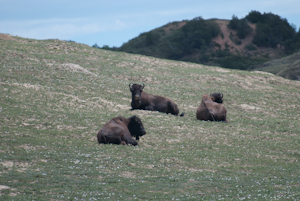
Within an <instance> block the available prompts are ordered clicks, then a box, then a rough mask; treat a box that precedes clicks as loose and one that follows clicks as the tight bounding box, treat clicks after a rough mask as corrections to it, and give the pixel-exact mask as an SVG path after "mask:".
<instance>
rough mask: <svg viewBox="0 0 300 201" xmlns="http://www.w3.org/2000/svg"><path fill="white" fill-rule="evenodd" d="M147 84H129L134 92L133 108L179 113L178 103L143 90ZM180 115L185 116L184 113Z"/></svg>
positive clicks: (132, 92)
mask: <svg viewBox="0 0 300 201" xmlns="http://www.w3.org/2000/svg"><path fill="white" fill-rule="evenodd" d="M144 87H145V85H144V84H143V86H142V85H139V84H129V89H130V91H131V94H132V100H131V107H132V109H133V110H134V109H142V110H152V111H159V112H164V113H167V114H169V113H171V114H173V115H178V114H179V109H178V107H177V104H176V103H175V102H174V101H172V100H170V99H168V98H165V97H162V96H157V95H152V94H148V93H146V92H144V91H143V89H144ZM180 116H184V113H182V114H181V115H180Z"/></svg>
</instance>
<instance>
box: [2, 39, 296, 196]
mask: <svg viewBox="0 0 300 201" xmlns="http://www.w3.org/2000/svg"><path fill="white" fill-rule="evenodd" d="M16 39H17V41H6V40H0V59H1V61H0V73H1V74H0V75H1V77H0V79H1V80H0V94H1V96H0V137H1V139H0V145H1V146H0V189H1V190H0V191H1V194H0V200H12V199H14V200H66V199H68V200H78V199H79V200H95V199H99V200H103V199H104V198H107V199H109V200H133V199H138V200H157V199H161V200H172V199H174V200H185V199H189V200H193V199H194V200H199V199H208V200H219V199H226V200H240V199H244V198H246V199H258V200H277V199H278V200H280V199H290V200H293V199H300V188H299V186H300V172H299V171H300V165H299V159H300V150H299V145H300V140H299V126H300V125H299V120H300V113H299V112H300V107H299V99H300V90H299V89H300V82H297V81H291V80H286V79H283V78H281V77H277V76H273V75H270V74H263V73H258V72H244V71H237V70H227V69H226V70H225V69H221V68H217V67H208V66H203V65H196V64H192V63H184V62H177V61H168V60H162V59H156V58H151V57H146V56H140V55H131V54H126V53H118V52H110V51H105V50H100V49H93V48H90V47H88V46H85V45H81V44H76V43H72V42H63V41H54V40H45V41H37V40H29V39H22V38H16ZM74 64H76V65H74ZM133 82H138V83H141V82H143V83H145V85H146V86H145V91H147V92H149V93H153V94H159V95H163V96H167V97H169V98H171V99H173V100H174V101H175V102H176V103H177V104H178V106H179V108H180V110H181V111H184V112H185V114H186V115H185V117H177V116H173V115H167V114H163V113H158V112H150V111H139V110H135V111H130V98H131V94H130V91H129V88H128V84H129V83H133ZM211 92H222V93H223V94H224V97H225V107H226V108H227V110H228V120H229V123H220V122H204V121H197V120H196V117H195V112H196V108H197V107H198V105H199V104H200V100H201V97H202V95H203V94H205V93H211ZM134 114H136V115H138V116H139V117H141V119H142V120H143V123H144V126H145V129H146V131H147V135H145V136H143V137H142V138H141V140H140V143H139V146H137V147H132V146H118V145H103V144H101V145H99V144H98V143H97V141H96V134H97V132H98V131H99V129H100V128H101V127H102V125H103V124H104V123H105V122H107V121H108V120H109V119H111V118H113V117H115V116H119V115H123V116H125V117H129V116H131V115H134Z"/></svg>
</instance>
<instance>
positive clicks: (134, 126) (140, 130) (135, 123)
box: [128, 115, 146, 140]
mask: <svg viewBox="0 0 300 201" xmlns="http://www.w3.org/2000/svg"><path fill="white" fill-rule="evenodd" d="M128 129H129V131H130V133H131V135H132V136H134V137H135V138H136V140H139V139H140V136H143V135H145V134H146V131H145V129H144V126H143V123H142V120H141V119H140V118H139V117H137V116H136V115H134V116H132V117H130V123H129V125H128Z"/></svg>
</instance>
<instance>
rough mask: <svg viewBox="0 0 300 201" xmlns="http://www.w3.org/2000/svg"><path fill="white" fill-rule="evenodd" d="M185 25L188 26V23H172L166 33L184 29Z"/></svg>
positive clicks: (167, 27)
mask: <svg viewBox="0 0 300 201" xmlns="http://www.w3.org/2000/svg"><path fill="white" fill-rule="evenodd" d="M184 25H186V22H179V23H171V24H168V25H167V26H166V27H165V28H164V30H165V32H167V33H169V32H170V31H172V30H176V29H180V28H181V27H183V26H184Z"/></svg>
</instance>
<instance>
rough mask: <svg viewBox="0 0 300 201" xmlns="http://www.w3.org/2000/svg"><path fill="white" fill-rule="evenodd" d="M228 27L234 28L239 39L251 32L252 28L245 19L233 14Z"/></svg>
mask: <svg viewBox="0 0 300 201" xmlns="http://www.w3.org/2000/svg"><path fill="white" fill-rule="evenodd" d="M228 28H230V29H233V30H236V31H237V36H238V37H239V38H240V39H244V38H245V37H246V36H247V35H248V34H250V33H251V32H252V28H251V27H250V26H249V24H248V23H247V21H246V20H245V19H238V17H237V16H235V15H233V16H232V19H231V20H230V22H229V24H228Z"/></svg>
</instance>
